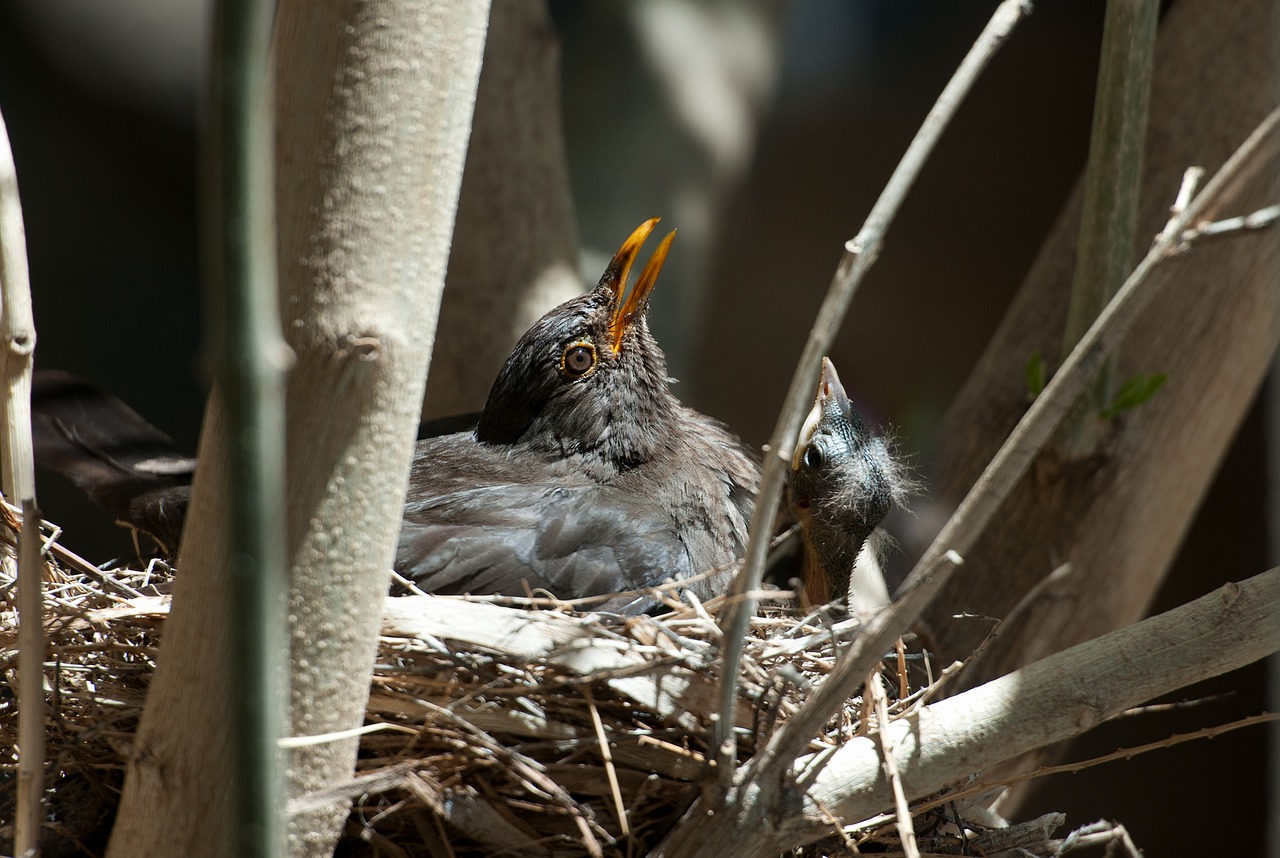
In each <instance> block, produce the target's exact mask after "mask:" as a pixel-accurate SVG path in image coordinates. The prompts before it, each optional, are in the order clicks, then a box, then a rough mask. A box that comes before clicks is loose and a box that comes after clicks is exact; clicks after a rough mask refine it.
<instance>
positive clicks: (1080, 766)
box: [915, 712, 1280, 813]
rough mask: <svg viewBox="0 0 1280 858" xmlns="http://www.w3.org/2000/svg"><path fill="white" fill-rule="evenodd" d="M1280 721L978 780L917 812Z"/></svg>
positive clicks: (1258, 720) (1179, 736) (1232, 726)
mask: <svg viewBox="0 0 1280 858" xmlns="http://www.w3.org/2000/svg"><path fill="white" fill-rule="evenodd" d="M1275 721H1280V712H1260V713H1258V714H1257V715H1248V716H1245V717H1244V718H1240V719H1237V720H1235V721H1229V722H1227V723H1226V724H1217V725H1215V726H1213V727H1202V728H1200V729H1199V730H1193V731H1192V732H1190V733H1175V734H1174V735H1172V736H1170V737H1169V738H1167V739H1159V740H1157V741H1155V742H1147V743H1146V744H1145V745H1136V746H1134V747H1131V748H1119V749H1117V750H1115V751H1112V752H1111V753H1109V754H1102V755H1101V756H1097V757H1090V758H1089V759H1087V760H1079V761H1077V762H1074V763H1063V764H1061V765H1057V766H1041V767H1040V768H1038V769H1036V770H1035V771H1030V772H1023V773H1022V774H1020V775H1014V776H1012V777H1009V778H1005V779H1003V780H998V781H984V782H981V783H976V784H974V785H973V786H968V787H965V788H964V789H962V790H958V791H956V792H948V793H946V794H945V795H940V796H938V797H937V798H934V799H930V800H929V801H926V802H924V803H923V804H918V805H916V809H915V810H916V813H924V812H926V811H929V810H933V809H934V808H935V807H941V806H942V805H944V804H947V803H948V802H952V801H956V800H958V799H963V798H968V797H969V796H974V795H981V794H982V793H984V792H990V791H991V790H992V789H993V788H995V787H1002V786H1012V785H1013V784H1016V783H1021V782H1023V781H1031V780H1036V779H1038V778H1043V777H1048V776H1049V775H1061V774H1071V775H1074V774H1076V773H1078V772H1082V771H1084V770H1085V769H1091V768H1093V767H1094V766H1100V765H1102V764H1103V763H1113V762H1115V761H1117V760H1129V759H1132V758H1133V757H1136V756H1138V755H1140V754H1146V753H1149V752H1151V751H1159V750H1162V749H1164V748H1172V747H1174V746H1175V745H1181V744H1183V743H1185V742H1194V741H1196V740H1198V739H1214V738H1217V737H1218V736H1222V735H1224V734H1226V733H1230V732H1233V731H1235V730H1240V729H1242V728H1244V727H1252V726H1254V725H1256V724H1269V723H1272V722H1275Z"/></svg>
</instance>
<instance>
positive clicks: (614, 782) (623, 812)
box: [582, 686, 631, 837]
mask: <svg viewBox="0 0 1280 858" xmlns="http://www.w3.org/2000/svg"><path fill="white" fill-rule="evenodd" d="M582 696H583V697H585V698H586V701H587V708H588V709H590V710H591V725H592V726H593V727H594V728H595V731H596V739H597V740H598V741H599V742H600V758H601V759H603V760H604V773H605V777H607V778H608V779H609V791H610V792H612V793H613V806H614V809H615V810H616V811H617V813H618V828H619V829H621V831H622V836H623V837H630V836H631V826H629V825H628V824H627V807H626V804H624V803H623V801H622V790H621V789H620V788H619V787H618V772H617V770H616V769H615V768H614V767H613V752H611V751H610V750H609V737H608V736H607V735H606V734H605V732H604V724H603V723H602V722H601V721H600V710H598V709H596V701H595V700H594V699H593V698H592V697H591V687H590V686H583V688H582Z"/></svg>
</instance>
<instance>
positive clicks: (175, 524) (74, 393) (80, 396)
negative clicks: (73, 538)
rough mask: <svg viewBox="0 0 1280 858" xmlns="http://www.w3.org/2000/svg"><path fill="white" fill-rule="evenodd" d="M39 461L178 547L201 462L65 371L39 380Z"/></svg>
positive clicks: (35, 407)
mask: <svg viewBox="0 0 1280 858" xmlns="http://www.w3.org/2000/svg"><path fill="white" fill-rule="evenodd" d="M31 430H32V439H33V442H34V446H35V459H36V463H37V464H39V465H41V466H43V467H47V468H51V469H53V470H54V471H57V472H58V473H61V474H62V475H63V476H65V477H67V478H68V479H70V480H71V482H73V483H75V485H76V486H77V487H78V488H79V489H80V490H81V491H83V492H84V493H85V494H87V495H88V496H89V498H90V499H91V500H93V502H94V503H96V504H98V505H99V506H101V507H103V508H104V509H106V510H108V511H109V512H111V513H112V514H114V515H115V516H116V518H118V519H120V520H121V521H126V522H128V523H130V524H132V525H133V526H134V527H137V528H139V529H141V530H145V531H147V532H148V533H151V534H152V535H153V536H155V537H156V538H157V539H158V540H160V541H161V542H162V543H163V544H165V545H167V546H168V547H169V548H175V547H176V545H177V539H178V535H179V533H180V532H181V529H182V519H183V516H184V514H185V512H186V506H187V501H188V499H189V497H190V492H191V487H190V483H191V477H192V474H193V473H194V472H195V459H193V458H191V457H190V456H187V455H185V454H184V453H183V452H182V451H181V450H180V449H178V446H177V445H176V444H175V443H174V442H173V440H172V439H171V438H170V437H169V436H168V435H166V434H165V433H163V432H161V431H160V430H159V429H157V428H156V427H154V426H152V425H151V424H150V423H148V422H147V421H146V420H145V419H143V418H142V417H140V416H139V415H138V413H137V412H135V411H134V410H133V409H132V408H130V407H129V406H127V405H125V404H124V403H123V402H121V401H120V400H119V399H117V398H116V397H114V396H112V395H111V394H110V393H107V392H106V391H104V390H101V389H100V388H98V387H95V386H94V385H92V384H90V383H89V382H87V381H85V380H83V379H80V378H76V377H75V376H73V375H68V374H67V373H62V372H53V371H49V370H42V371H40V372H37V373H35V374H34V377H33V379H32V384H31Z"/></svg>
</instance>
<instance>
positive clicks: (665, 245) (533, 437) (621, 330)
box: [476, 218, 678, 470]
mask: <svg viewBox="0 0 1280 858" xmlns="http://www.w3.org/2000/svg"><path fill="white" fill-rule="evenodd" d="M658 220H659V219H658V218H651V219H650V220H647V221H645V222H644V223H642V224H641V225H640V226H639V227H637V228H636V230H635V231H634V232H633V233H631V236H630V237H629V238H628V239H627V240H626V241H625V242H624V243H623V245H622V247H621V248H620V249H619V250H618V252H617V253H616V254H614V257H613V260H612V261H611V262H610V263H609V267H608V268H606V269H605V272H604V275H603V276H602V277H601V278H600V283H599V285H597V286H596V288H595V289H593V290H591V291H590V292H588V293H586V294H584V295H580V296H578V297H577V298H573V299H571V300H569V301H566V302H565V303H563V304H561V305H560V306H558V307H556V308H555V309H553V310H551V311H550V312H548V313H547V314H546V315H545V316H543V317H542V318H541V319H539V320H538V322H537V323H535V324H534V325H533V327H531V328H530V329H529V330H528V331H526V332H525V334H524V336H523V337H521V338H520V342H519V343H517V344H516V347H515V350H514V351H512V353H511V356H510V357H509V358H508V359H507V362H506V364H505V365H504V366H503V368H502V371H501V372H500V373H499V374H498V378H497V380H496V381H495V382H494V384H493V388H492V389H491V390H490V391H489V398H488V400H487V401H486V402H485V406H484V412H483V413H482V414H481V417H480V422H479V424H478V425H477V426H476V438H477V440H479V441H481V442H484V443H489V444H515V443H521V444H525V445H527V446H529V447H531V448H534V449H539V450H542V451H544V452H547V453H548V454H551V455H556V456H565V455H576V454H585V455H594V456H597V457H599V458H601V459H603V460H606V461H607V462H609V463H610V464H611V465H613V466H614V467H616V468H617V469H619V470H625V469H626V468H628V467H632V466H634V465H636V464H640V463H642V462H644V461H647V460H648V459H649V458H650V457H651V456H652V455H653V453H654V452H655V450H656V449H657V448H658V447H660V446H661V445H662V444H663V443H664V438H663V437H662V435H663V432H662V426H663V421H664V418H665V417H666V416H667V415H668V414H670V413H671V412H672V411H673V410H674V409H675V408H677V407H678V403H677V402H676V401H675V398H674V397H673V396H672V394H671V391H670V380H669V379H668V378H667V366H666V357H665V356H664V355H663V353H662V350H661V349H660V348H658V344H657V342H656V341H655V340H654V339H653V336H652V334H650V333H649V324H648V310H649V296H650V294H652V292H653V287H654V285H655V284H656V283H657V281H658V274H659V272H661V270H662V265H663V262H665V260H666V258H667V252H668V251H669V250H670V248H671V242H672V240H673V239H674V238H675V232H674V231H672V232H670V233H668V234H667V236H666V237H665V238H663V240H662V242H661V243H660V244H659V245H658V248H657V250H655V251H654V252H653V255H652V256H651V257H650V258H649V261H648V262H647V263H646V264H645V266H644V270H643V271H642V272H641V273H640V277H639V279H638V280H637V281H636V284H635V286H633V287H632V289H631V292H630V294H625V293H626V285H627V277H628V275H629V274H630V271H631V267H632V265H633V263H634V262H635V260H636V257H637V256H638V255H639V253H640V248H641V247H642V246H643V245H644V242H645V240H646V239H647V238H648V237H649V234H650V233H651V232H653V228H654V226H655V225H656V224H657V223H658Z"/></svg>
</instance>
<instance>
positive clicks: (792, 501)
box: [787, 357, 911, 612]
mask: <svg viewBox="0 0 1280 858" xmlns="http://www.w3.org/2000/svg"><path fill="white" fill-rule="evenodd" d="M910 488H911V485H910V480H909V479H908V477H907V476H906V473H905V471H904V469H903V467H902V466H901V464H900V463H899V462H898V460H897V459H896V458H895V457H894V455H893V453H892V451H891V450H890V449H889V445H888V444H886V443H885V440H884V439H883V438H881V437H878V436H876V435H873V434H872V433H871V432H870V430H868V429H867V427H866V425H865V424H864V423H863V422H862V419H861V418H860V417H859V416H858V413H857V412H856V411H854V410H853V406H852V405H850V403H849V397H848V396H847V395H846V394H845V390H844V385H842V384H841V383H840V376H839V375H837V374H836V368H835V366H833V365H832V363H831V361H830V360H829V359H828V358H825V357H824V358H823V359H822V370H821V373H820V377H819V379H818V392H817V396H816V397H815V398H814V403H813V408H812V409H810V411H809V414H808V416H807V417H806V418H805V421H804V425H803V427H802V428H801V430H800V437H799V439H798V440H797V443H796V448H795V453H794V454H793V456H792V459H791V474H790V481H789V483H788V486H787V507H788V508H789V509H790V510H791V514H792V515H794V516H795V518H796V521H797V522H798V523H799V525H800V533H801V540H802V542H803V544H804V548H803V557H804V559H803V577H802V579H801V580H802V583H803V585H804V594H805V596H806V599H807V601H808V602H810V603H812V604H824V603H826V602H829V601H832V600H840V601H841V602H845V601H847V604H848V607H849V609H850V610H852V611H855V612H857V611H864V612H865V611H870V610H875V609H877V608H880V607H883V606H884V605H886V604H888V602H889V592H888V589H887V587H886V586H885V581H884V576H883V575H882V574H881V572H880V568H879V563H878V560H877V558H876V542H877V540H876V539H874V538H873V534H875V533H876V528H877V527H878V526H879V524H880V522H881V521H883V520H884V517H885V516H886V515H887V514H888V512H889V509H890V507H892V506H893V504H895V503H901V502H902V500H903V498H904V497H905V495H906V494H908V493H909V491H910Z"/></svg>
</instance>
